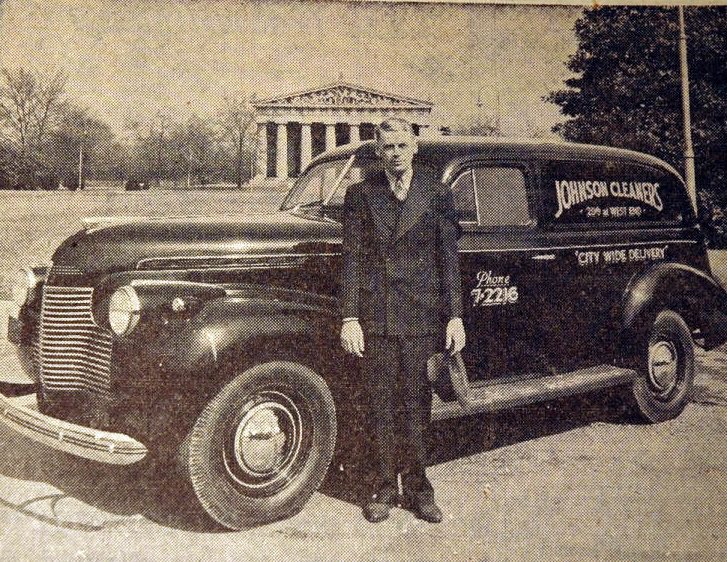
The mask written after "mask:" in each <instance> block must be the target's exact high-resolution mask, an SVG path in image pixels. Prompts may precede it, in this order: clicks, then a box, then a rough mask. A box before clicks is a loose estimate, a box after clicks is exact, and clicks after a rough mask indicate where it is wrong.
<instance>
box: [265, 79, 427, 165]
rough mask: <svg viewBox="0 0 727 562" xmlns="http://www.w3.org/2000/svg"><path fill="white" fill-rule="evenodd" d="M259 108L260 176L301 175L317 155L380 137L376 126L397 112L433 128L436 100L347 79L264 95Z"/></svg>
mask: <svg viewBox="0 0 727 562" xmlns="http://www.w3.org/2000/svg"><path fill="white" fill-rule="evenodd" d="M253 105H254V107H255V110H256V114H257V117H256V120H257V134H258V151H257V166H256V168H257V172H256V173H257V176H258V177H269V178H289V177H295V176H297V175H298V174H299V173H300V172H301V170H303V168H305V167H306V166H307V165H308V163H309V162H310V161H311V159H312V158H313V157H314V156H317V155H318V154H320V153H321V152H323V151H325V150H330V149H332V148H334V147H336V146H340V145H342V144H347V143H350V142H359V141H362V140H367V139H372V138H374V127H375V126H376V125H377V124H378V123H380V122H381V121H382V120H383V119H384V118H386V117H391V116H397V117H402V118H404V119H407V120H408V121H410V122H411V123H412V124H413V125H414V132H415V133H416V134H428V133H429V131H431V128H432V127H431V113H432V107H433V106H434V104H433V103H431V102H428V101H423V100H418V99H414V98H409V97H404V96H399V95H396V94H389V93H386V92H380V91H378V90H372V89H371V88H365V87H362V86H356V85H355V84H349V83H346V82H343V81H339V82H336V83H335V84H331V85H328V86H323V87H321V88H316V89H313V90H306V91H303V92H294V93H291V94H285V95H283V96H276V97H273V98H268V99H263V100H259V101H257V102H256V103H255V104H253Z"/></svg>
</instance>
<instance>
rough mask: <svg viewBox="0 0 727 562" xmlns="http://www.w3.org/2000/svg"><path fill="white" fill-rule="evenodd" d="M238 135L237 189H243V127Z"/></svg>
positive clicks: (238, 131)
mask: <svg viewBox="0 0 727 562" xmlns="http://www.w3.org/2000/svg"><path fill="white" fill-rule="evenodd" d="M237 133H238V136H237V189H242V126H240V128H239V129H238V130H237Z"/></svg>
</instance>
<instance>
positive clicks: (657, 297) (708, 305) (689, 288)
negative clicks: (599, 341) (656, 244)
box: [622, 263, 727, 349]
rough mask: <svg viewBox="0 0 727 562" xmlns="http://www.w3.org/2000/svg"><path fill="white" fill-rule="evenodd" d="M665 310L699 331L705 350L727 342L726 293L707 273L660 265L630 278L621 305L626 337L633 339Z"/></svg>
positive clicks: (682, 266) (664, 264) (680, 265)
mask: <svg viewBox="0 0 727 562" xmlns="http://www.w3.org/2000/svg"><path fill="white" fill-rule="evenodd" d="M665 308H669V309H672V310H674V311H676V312H678V313H679V314H681V315H682V316H683V317H684V319H685V320H686V322H687V324H689V326H690V328H692V329H693V330H694V329H699V330H700V331H701V334H702V336H703V337H704V340H705V348H706V349H711V348H713V347H716V346H718V345H721V344H722V343H724V342H725V341H727V293H725V290H724V289H723V288H722V287H721V286H720V284H719V283H718V282H717V281H715V280H714V279H713V278H712V277H711V276H710V275H708V274H707V273H705V272H703V271H700V270H699V269H695V268H693V267H690V266H688V265H684V264H680V263H660V264H657V265H654V266H653V267H651V268H649V269H647V270H646V271H644V272H642V273H641V274H639V275H637V276H635V277H634V278H632V279H631V281H630V283H629V285H628V287H627V288H626V291H625V292H624V297H623V304H622V329H623V332H624V335H625V337H626V338H627V339H629V340H630V339H632V336H634V335H635V334H638V333H639V332H640V330H641V328H642V324H643V322H644V321H646V320H648V319H649V318H650V315H651V314H652V313H656V312H658V311H659V310H662V309H665Z"/></svg>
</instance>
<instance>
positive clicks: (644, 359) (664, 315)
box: [632, 310, 694, 423]
mask: <svg viewBox="0 0 727 562" xmlns="http://www.w3.org/2000/svg"><path fill="white" fill-rule="evenodd" d="M643 340H644V341H643V342H642V344H641V345H640V352H641V357H639V360H638V372H639V376H638V378H636V380H635V381H634V384H633V387H632V395H633V400H634V402H635V404H634V405H633V406H634V407H633V411H634V413H635V414H636V415H637V417H638V418H640V419H641V420H642V421H645V422H647V423H658V422H662V421H666V420H670V419H674V418H676V417H677V416H678V415H679V414H681V413H682V411H683V410H684V408H685V407H686V405H687V404H688V403H689V401H690V400H691V397H692V394H693V392H694V342H693V340H692V334H691V332H690V330H689V326H687V323H686V322H685V321H684V319H683V318H682V317H681V316H680V315H679V314H677V313H676V312H674V311H672V310H663V311H661V312H660V313H659V314H657V316H656V318H655V319H654V322H653V324H652V325H651V329H650V330H649V332H648V333H647V334H645V336H644V338H643Z"/></svg>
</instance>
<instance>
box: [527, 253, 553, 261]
mask: <svg viewBox="0 0 727 562" xmlns="http://www.w3.org/2000/svg"><path fill="white" fill-rule="evenodd" d="M531 259H534V260H544V261H549V260H554V259H555V254H536V255H534V256H533V257H532V258H531Z"/></svg>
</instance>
